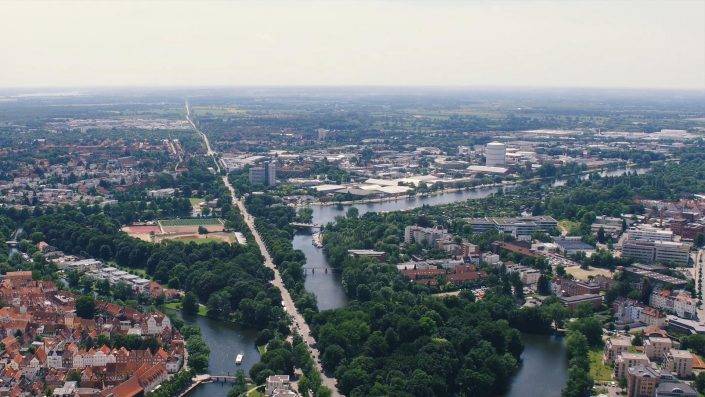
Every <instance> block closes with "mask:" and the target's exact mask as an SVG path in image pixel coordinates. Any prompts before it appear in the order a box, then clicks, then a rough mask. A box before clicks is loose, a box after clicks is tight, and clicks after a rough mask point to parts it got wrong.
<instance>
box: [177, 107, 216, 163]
mask: <svg viewBox="0 0 705 397" xmlns="http://www.w3.org/2000/svg"><path fill="white" fill-rule="evenodd" d="M184 106H185V107H186V120H187V121H188V122H189V124H191V127H193V129H194V130H196V132H198V133H199V134H200V135H201V138H203V142H204V143H205V144H206V155H208V156H211V158H212V159H213V163H214V164H215V170H216V172H217V173H218V174H220V164H218V159H217V158H216V157H215V155H216V154H217V153H216V152H215V151H214V150H213V149H212V148H211V143H210V141H209V140H208V136H207V135H206V134H205V133H204V132H203V131H201V130H200V129H199V128H198V127H196V123H194V122H193V120H192V119H191V108H190V107H189V105H188V101H186V102H185V104H184Z"/></svg>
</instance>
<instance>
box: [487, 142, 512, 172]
mask: <svg viewBox="0 0 705 397" xmlns="http://www.w3.org/2000/svg"><path fill="white" fill-rule="evenodd" d="M505 164H507V145H505V144H503V143H501V142H490V143H488V144H487V146H486V147H485V165H486V166H488V167H501V166H503V165H505Z"/></svg>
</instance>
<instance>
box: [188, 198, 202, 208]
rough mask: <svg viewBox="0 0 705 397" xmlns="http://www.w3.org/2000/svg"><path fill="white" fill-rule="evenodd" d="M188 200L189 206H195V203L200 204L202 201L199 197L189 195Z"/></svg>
mask: <svg viewBox="0 0 705 397" xmlns="http://www.w3.org/2000/svg"><path fill="white" fill-rule="evenodd" d="M188 201H190V202H191V206H192V207H195V206H196V205H198V204H200V203H202V202H203V199H202V198H200V197H190V198H189V199H188Z"/></svg>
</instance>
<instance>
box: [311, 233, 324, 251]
mask: <svg viewBox="0 0 705 397" xmlns="http://www.w3.org/2000/svg"><path fill="white" fill-rule="evenodd" d="M311 243H312V244H313V246H314V247H316V248H323V234H322V233H321V232H317V233H314V234H313V237H312V238H311Z"/></svg>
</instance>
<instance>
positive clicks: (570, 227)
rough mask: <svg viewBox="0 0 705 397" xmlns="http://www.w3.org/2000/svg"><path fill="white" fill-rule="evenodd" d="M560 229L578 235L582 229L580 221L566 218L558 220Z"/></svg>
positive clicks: (570, 234)
mask: <svg viewBox="0 0 705 397" xmlns="http://www.w3.org/2000/svg"><path fill="white" fill-rule="evenodd" d="M558 229H559V230H561V231H565V233H567V234H568V235H569V236H577V235H579V231H580V230H579V229H580V223H579V222H573V221H569V220H567V219H564V220H562V221H559V222H558Z"/></svg>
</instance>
